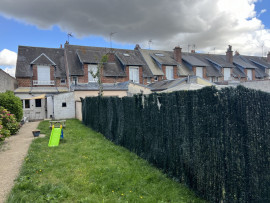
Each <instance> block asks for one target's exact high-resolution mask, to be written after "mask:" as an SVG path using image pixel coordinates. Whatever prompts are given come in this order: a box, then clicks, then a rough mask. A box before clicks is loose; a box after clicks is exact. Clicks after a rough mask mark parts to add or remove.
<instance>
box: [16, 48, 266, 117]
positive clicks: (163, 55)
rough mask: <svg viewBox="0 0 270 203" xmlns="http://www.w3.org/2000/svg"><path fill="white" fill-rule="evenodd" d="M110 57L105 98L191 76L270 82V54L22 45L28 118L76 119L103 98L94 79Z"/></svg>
mask: <svg viewBox="0 0 270 203" xmlns="http://www.w3.org/2000/svg"><path fill="white" fill-rule="evenodd" d="M105 55H106V56H107V59H108V60H107V61H106V62H105V63H104V64H103V68H102V69H101V70H100V79H101V81H102V83H103V85H104V95H105V96H106V95H107V96H129V95H132V94H135V93H147V94H148V93H151V87H153V86H155V85H149V84H151V83H155V82H158V81H171V80H179V81H189V80H182V79H185V78H187V77H190V76H194V77H196V78H202V79H204V80H208V81H209V82H211V83H209V84H212V83H216V84H226V83H228V81H239V82H243V81H252V80H266V79H269V73H270V72H269V70H270V53H268V55H267V57H257V56H244V55H240V54H239V53H238V52H236V53H235V55H233V51H232V47H231V46H229V47H228V49H227V51H226V52H225V51H224V55H220V54H202V53H196V52H195V50H192V51H191V53H187V52H182V49H181V48H180V47H175V48H174V49H173V50H172V51H164V50H148V49H141V48H140V46H139V45H136V47H135V48H134V50H127V49H111V48H105V47H90V46H78V45H70V44H68V43H66V44H65V46H64V48H62V46H61V47H60V48H42V47H28V46H19V48H18V59H17V66H16V79H17V81H18V88H17V89H16V90H15V94H16V95H17V96H19V97H20V98H21V99H22V103H23V108H24V116H26V117H29V118H30V119H31V120H35V119H44V118H51V117H52V118H73V117H76V116H77V115H76V114H79V112H80V108H81V107H80V105H77V103H79V102H80V99H79V98H80V97H85V96H97V95H98V89H99V85H98V84H97V77H94V75H95V73H97V71H98V67H99V64H100V62H101V59H102V57H103V56H105ZM196 80H198V79H196ZM176 83H177V82H176ZM181 83H182V82H181ZM171 84H174V83H171ZM171 88H172V87H171Z"/></svg>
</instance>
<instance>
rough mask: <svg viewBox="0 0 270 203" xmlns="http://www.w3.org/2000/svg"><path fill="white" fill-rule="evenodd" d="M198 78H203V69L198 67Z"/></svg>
mask: <svg viewBox="0 0 270 203" xmlns="http://www.w3.org/2000/svg"><path fill="white" fill-rule="evenodd" d="M199 70H200V71H199ZM196 76H198V77H201V78H203V67H196Z"/></svg>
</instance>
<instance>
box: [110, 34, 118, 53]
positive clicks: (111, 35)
mask: <svg viewBox="0 0 270 203" xmlns="http://www.w3.org/2000/svg"><path fill="white" fill-rule="evenodd" d="M116 33H117V32H111V33H110V46H111V49H112V37H113V35H114V34H116Z"/></svg>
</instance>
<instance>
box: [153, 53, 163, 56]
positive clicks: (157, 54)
mask: <svg viewBox="0 0 270 203" xmlns="http://www.w3.org/2000/svg"><path fill="white" fill-rule="evenodd" d="M155 55H156V56H164V54H162V53H155Z"/></svg>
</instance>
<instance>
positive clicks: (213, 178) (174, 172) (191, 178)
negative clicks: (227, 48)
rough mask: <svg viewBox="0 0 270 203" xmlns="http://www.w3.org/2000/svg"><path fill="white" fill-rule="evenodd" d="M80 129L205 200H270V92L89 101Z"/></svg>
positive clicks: (195, 93) (233, 90)
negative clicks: (123, 149) (138, 158)
mask: <svg viewBox="0 0 270 203" xmlns="http://www.w3.org/2000/svg"><path fill="white" fill-rule="evenodd" d="M82 114H83V123H84V124H85V125H87V126H89V127H91V128H93V129H94V130H96V131H98V132H100V133H102V134H103V135H104V136H105V137H106V138H107V139H109V140H111V141H113V142H114V143H116V144H118V145H121V146H124V147H126V148H127V149H129V150H130V151H132V152H135V153H136V154H138V155H139V156H141V157H142V158H144V159H146V160H148V161H149V162H151V163H152V164H153V165H155V166H156V167H158V168H160V169H162V170H163V171H164V172H165V173H167V174H168V175H170V176H172V177H175V178H177V179H178V180H179V181H180V182H184V183H185V184H187V185H188V186H189V187H190V188H191V189H193V190H194V191H195V192H196V193H197V194H198V195H199V196H201V197H202V198H205V199H207V200H209V201H211V202H220V201H223V202H270V94H268V93H264V92H261V91H256V90H250V89H246V88H244V87H241V86H239V87H237V88H225V89H222V90H219V91H218V90H217V89H215V88H213V87H211V88H210V87H209V88H204V89H201V90H197V91H179V92H173V93H169V94H151V95H148V96H143V95H138V96H134V97H124V98H117V97H87V98H85V99H83V100H82Z"/></svg>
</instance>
